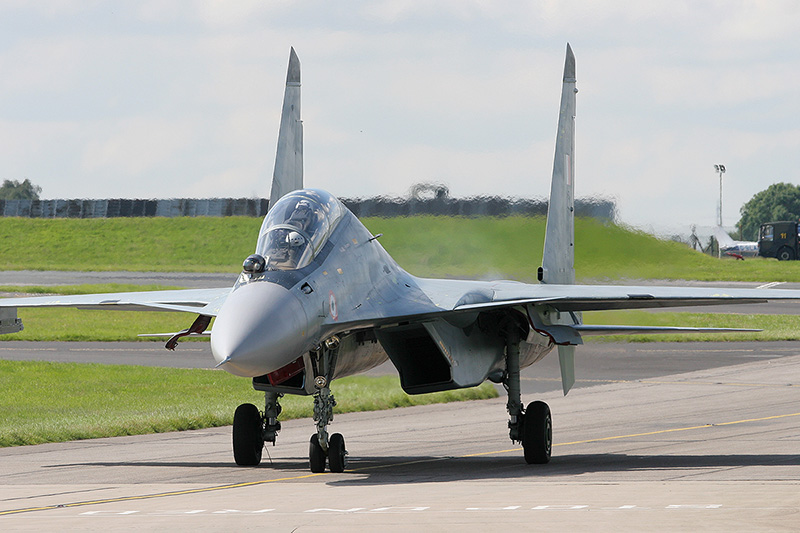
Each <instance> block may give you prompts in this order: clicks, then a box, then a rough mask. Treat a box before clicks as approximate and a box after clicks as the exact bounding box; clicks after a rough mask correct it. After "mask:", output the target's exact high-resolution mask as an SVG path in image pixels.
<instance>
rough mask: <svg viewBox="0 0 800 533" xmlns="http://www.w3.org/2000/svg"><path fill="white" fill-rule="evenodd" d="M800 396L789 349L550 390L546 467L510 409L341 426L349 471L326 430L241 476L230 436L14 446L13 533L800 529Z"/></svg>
mask: <svg viewBox="0 0 800 533" xmlns="http://www.w3.org/2000/svg"><path fill="white" fill-rule="evenodd" d="M729 345H730V346H731V347H733V348H735V347H736V343H729ZM534 366H536V365H534ZM798 387H800V355H785V356H783V357H777V358H771V357H770V358H764V359H761V360H751V361H750V362H746V363H742V364H734V365H728V366H721V367H717V368H709V369H704V370H697V371H694V372H688V373H681V374H676V373H673V374H670V375H662V376H660V377H657V378H650V379H633V380H620V381H619V382H615V383H605V384H599V385H595V386H591V387H584V388H580V389H577V390H574V391H572V392H571V393H570V395H569V396H568V397H566V398H564V397H562V396H561V395H560V393H558V392H556V391H553V392H545V393H542V394H539V395H538V397H539V398H540V399H544V400H546V401H547V402H548V403H549V404H550V406H551V408H552V411H553V414H554V423H555V431H554V442H555V448H554V457H553V460H552V461H551V463H550V464H548V465H538V466H533V465H531V466H529V465H525V464H524V462H523V460H522V457H521V451H520V450H519V448H518V446H516V445H513V444H511V443H510V442H509V441H508V439H507V428H506V427H505V426H506V417H505V408H504V404H505V399H504V398H502V397H501V398H498V399H495V400H486V401H479V402H466V403H461V404H448V405H436V406H427V407H414V408H407V409H396V410H393V411H386V412H378V413H358V414H352V415H337V416H336V419H335V421H334V422H333V424H332V426H331V428H332V430H333V431H337V432H341V433H342V434H344V435H345V438H346V439H347V443H348V450H349V452H350V465H349V467H348V469H347V471H346V472H345V473H343V474H329V473H326V474H316V475H314V474H310V473H309V472H308V470H307V450H308V439H309V437H310V435H311V433H312V431H313V425H312V422H311V421H310V420H296V421H288V422H285V423H284V425H283V430H282V432H281V434H280V436H279V440H278V446H276V447H269V448H268V450H267V451H268V452H269V457H268V456H267V454H266V453H265V457H264V461H263V463H262V465H261V466H260V467H258V468H240V467H236V466H235V465H234V464H233V462H232V459H231V451H230V428H215V429H209V430H199V431H189V432H183V433H170V434H161V435H147V436H136V437H122V438H113V439H97V440H90V441H80V442H70V443H64V444H46V445H41V446H28V447H20V448H6V449H2V450H0V465H2V477H1V478H0V528H2V529H3V530H8V531H10V530H26V529H27V530H41V529H44V528H58V529H59V530H65V529H81V530H106V529H113V528H116V529H134V528H143V527H147V528H154V527H169V528H171V529H189V528H191V529H201V530H205V529H221V528H226V529H227V528H233V527H236V528H266V527H269V528H270V530H272V531H312V530H314V529H319V528H320V527H324V528H326V529H329V530H333V531H340V530H344V529H347V530H351V531H355V530H363V531H367V530H369V531H373V530H375V529H378V528H381V529H382V530H384V531H401V530H402V531H407V530H409V529H421V528H425V529H426V530H452V529H454V528H457V527H467V528H470V529H480V530H493V529H495V528H498V527H500V526H501V525H502V527H503V528H504V529H508V528H511V527H517V528H523V529H529V528H531V527H534V526H535V527H536V528H537V529H555V528H558V529H577V528H584V529H590V530H593V531H597V530H615V531H616V530H621V529H622V530H641V529H642V528H644V527H647V528H648V529H654V530H676V529H687V530H688V529H691V530H697V529H703V530H706V531H714V530H718V531H722V530H725V531H728V530H732V529H737V530H747V531H759V530H760V531H767V530H768V531H780V530H786V531H792V530H796V526H797V521H798V515H799V514H800V513H799V512H798V510H799V509H800V402H799V401H798V400H800V391H799V390H798ZM531 399H533V398H526V400H531Z"/></svg>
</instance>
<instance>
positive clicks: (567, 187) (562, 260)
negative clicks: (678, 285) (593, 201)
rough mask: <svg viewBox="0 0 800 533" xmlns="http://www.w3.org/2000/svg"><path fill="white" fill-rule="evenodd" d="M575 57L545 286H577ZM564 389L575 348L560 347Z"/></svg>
mask: <svg viewBox="0 0 800 533" xmlns="http://www.w3.org/2000/svg"><path fill="white" fill-rule="evenodd" d="M577 92H578V89H576V88H575V56H574V55H573V53H572V48H571V47H570V45H569V44H567V58H566V60H565V61H564V83H563V85H562V87H561V109H560V111H559V113H558V132H557V133H556V155H555V158H554V160H553V181H552V182H551V184H550V204H549V206H548V208H547V230H546V231H545V237H544V253H543V257H542V270H541V271H540V273H539V280H540V281H541V282H542V283H551V284H561V285H571V284H573V283H575V190H574V187H575V94H576V93H577ZM551 322H552V323H555V324H576V323H580V322H582V318H581V315H580V313H568V314H566V313H558V314H557V315H556V316H554V317H552V318H551ZM558 361H559V366H560V367H561V386H562V388H563V390H564V394H565V395H566V394H567V392H569V389H570V388H571V387H572V385H573V384H574V383H575V346H559V347H558Z"/></svg>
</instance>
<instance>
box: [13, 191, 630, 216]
mask: <svg viewBox="0 0 800 533" xmlns="http://www.w3.org/2000/svg"><path fill="white" fill-rule="evenodd" d="M342 201H343V202H344V204H345V205H346V206H347V207H348V208H349V209H350V210H351V211H352V212H353V213H354V214H355V215H356V216H359V217H362V216H364V217H368V216H382V217H397V216H409V215H451V216H452V215H460V216H508V215H525V216H536V215H541V216H544V215H546V214H547V202H546V201H544V200H527V199H518V198H501V197H497V196H496V197H475V198H446V197H445V198H432V199H414V198H411V199H409V198H383V197H376V198H352V199H348V198H342ZM268 204H269V201H268V200H266V199H264V198H209V199H192V198H174V199H169V200H129V199H122V198H115V199H108V200H0V216H4V217H26V218H113V217H153V216H156V217H195V216H210V217H224V216H251V217H263V216H264V215H265V214H266V213H267V207H268ZM575 214H576V215H577V216H580V217H594V218H599V219H602V220H610V221H613V220H615V218H616V205H615V203H614V202H613V201H611V200H604V199H600V200H597V199H581V198H579V199H576V200H575Z"/></svg>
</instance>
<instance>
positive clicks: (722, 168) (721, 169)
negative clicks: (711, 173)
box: [714, 165, 725, 227]
mask: <svg viewBox="0 0 800 533" xmlns="http://www.w3.org/2000/svg"><path fill="white" fill-rule="evenodd" d="M714 170H715V171H716V172H717V174H719V219H718V220H717V223H718V224H719V226H720V227H722V175H723V174H725V165H714Z"/></svg>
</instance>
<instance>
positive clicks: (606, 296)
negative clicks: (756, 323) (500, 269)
mask: <svg viewBox="0 0 800 533" xmlns="http://www.w3.org/2000/svg"><path fill="white" fill-rule="evenodd" d="M417 282H418V286H419V287H420V289H421V290H422V291H423V292H424V293H425V294H426V295H427V296H428V298H430V300H431V301H432V302H433V303H434V304H436V306H437V307H438V308H439V309H442V310H444V309H449V310H452V311H456V312H458V311H478V310H488V309H493V308H498V309H499V308H504V307H509V306H515V305H518V306H522V305H528V304H533V305H537V304H539V305H542V304H547V305H549V306H550V307H552V308H553V309H555V310H557V311H561V312H570V311H572V312H575V311H605V310H610V309H648V308H659V307H678V306H680V307H683V306H703V305H723V304H746V303H763V302H766V301H769V300H800V290H787V289H728V288H718V287H663V286H635V285H631V286H627V285H550V284H536V285H533V284H525V283H518V282H513V281H500V282H480V281H476V282H468V281H451V280H428V279H417Z"/></svg>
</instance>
